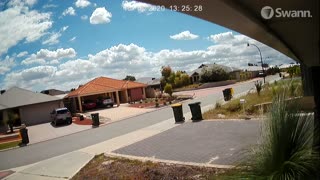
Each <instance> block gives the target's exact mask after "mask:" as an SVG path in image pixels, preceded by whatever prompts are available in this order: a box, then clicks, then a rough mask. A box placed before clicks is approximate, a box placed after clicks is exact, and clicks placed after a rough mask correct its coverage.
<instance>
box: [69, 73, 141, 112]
mask: <svg viewBox="0 0 320 180" xmlns="http://www.w3.org/2000/svg"><path fill="white" fill-rule="evenodd" d="M146 87H147V85H146V84H143V83H138V82H133V81H125V80H117V79H112V78H108V77H98V78H95V79H93V80H91V81H89V82H88V83H86V84H84V85H83V86H80V87H79V88H78V89H76V90H74V91H71V92H70V93H69V94H68V95H67V96H66V97H65V99H67V100H68V101H69V102H70V104H71V106H72V108H71V110H72V111H78V112H83V111H82V104H83V102H84V101H86V100H94V101H95V100H97V99H98V98H99V97H102V98H105V97H110V98H112V99H113V101H114V102H116V104H117V105H118V106H119V105H120V103H127V102H130V101H138V100H141V99H145V98H146V92H145V88H146Z"/></svg>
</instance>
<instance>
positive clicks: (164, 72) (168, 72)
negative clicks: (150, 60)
mask: <svg viewBox="0 0 320 180" xmlns="http://www.w3.org/2000/svg"><path fill="white" fill-rule="evenodd" d="M171 73H172V69H171V67H170V66H162V68H161V75H162V76H163V77H164V78H165V79H167V78H169V76H170V75H171Z"/></svg>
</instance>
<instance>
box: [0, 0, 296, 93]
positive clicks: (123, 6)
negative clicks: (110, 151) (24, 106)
mask: <svg viewBox="0 0 320 180" xmlns="http://www.w3.org/2000/svg"><path fill="white" fill-rule="evenodd" d="M0 41H1V42H2V43H1V44H0V85H1V87H2V88H10V87H12V86H19V87H22V88H26V89H30V90H34V91H40V90H43V89H48V88H57V89H62V90H69V89H70V88H73V87H77V86H78V85H79V84H83V83H85V82H87V81H88V80H90V79H92V78H94V77H98V76H108V77H113V78H119V79H122V78H124V77H125V76H126V75H133V76H136V77H137V78H139V77H144V76H149V77H150V76H151V77H159V76H160V71H159V70H160V68H161V66H163V65H170V66H171V67H172V68H173V69H174V70H186V71H187V72H188V71H192V70H193V69H194V68H196V67H197V66H199V65H200V64H202V63H218V64H225V65H230V66H235V67H245V66H246V64H247V63H248V62H255V61H257V60H259V54H258V52H257V49H255V48H248V47H246V43H247V42H250V43H255V44H256V45H258V46H259V47H260V49H261V51H262V54H263V56H264V59H265V61H266V62H268V63H270V64H273V65H279V64H283V63H289V62H292V61H291V60H290V59H289V58H287V57H286V56H284V55H282V54H280V53H278V52H277V51H275V50H273V49H271V48H269V47H267V46H265V45H264V44H261V43H259V42H257V41H255V40H253V39H251V38H249V37H247V36H244V35H241V34H239V33H237V32H234V31H232V30H229V29H226V28H224V27H221V26H218V25H215V24H213V23H209V22H206V21H204V20H201V19H197V18H195V17H192V16H188V15H185V14H182V13H178V12H173V11H169V10H164V11H155V10H154V7H153V6H151V5H147V4H144V3H140V2H136V1H122V0H118V1H111V0H105V1H103V0H100V1H94V0H69V1H64V3H63V4H62V3H61V2H60V1H58V0H49V1H45V0H43V1H40V0H11V1H5V2H3V1H1V3H0Z"/></svg>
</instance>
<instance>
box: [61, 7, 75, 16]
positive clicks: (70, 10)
mask: <svg viewBox="0 0 320 180" xmlns="http://www.w3.org/2000/svg"><path fill="white" fill-rule="evenodd" d="M62 15H63V16H66V15H70V16H75V15H76V10H74V8H73V7H68V8H67V9H66V10H64V11H63V13H62Z"/></svg>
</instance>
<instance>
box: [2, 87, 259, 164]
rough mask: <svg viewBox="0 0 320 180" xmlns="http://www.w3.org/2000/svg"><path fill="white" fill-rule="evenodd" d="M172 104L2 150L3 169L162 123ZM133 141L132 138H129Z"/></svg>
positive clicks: (216, 97) (214, 97) (203, 102)
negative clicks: (112, 121) (38, 141)
mask: <svg viewBox="0 0 320 180" xmlns="http://www.w3.org/2000/svg"><path fill="white" fill-rule="evenodd" d="M233 87H234V89H235V93H236V94H237V93H242V92H246V91H248V90H249V89H251V88H253V87H254V85H253V82H246V83H241V84H236V85H234V86H233ZM221 98H222V93H216V94H211V95H209V96H206V97H202V98H197V99H194V100H192V101H189V102H185V103H184V104H187V103H190V102H196V101H201V106H202V107H204V106H207V105H212V104H214V103H215V102H216V101H217V100H219V99H221ZM183 111H184V112H185V113H188V112H189V111H190V110H189V107H188V106H187V105H184V106H183ZM172 116H173V115H172V110H171V108H169V107H168V108H163V109H160V110H158V111H153V112H149V113H146V114H142V115H139V116H136V117H132V118H128V119H126V120H123V121H119V122H116V123H112V124H109V125H108V126H103V127H100V128H96V129H92V130H88V131H82V132H79V133H76V134H72V135H68V136H64V137H60V138H57V139H53V140H49V141H45V142H42V143H38V144H33V145H30V146H26V147H23V148H19V149H14V150H10V151H4V152H0V159H1V163H0V170H4V169H10V168H14V167H19V166H24V165H27V164H31V163H35V162H39V161H42V160H46V159H49V158H52V157H55V156H59V155H63V154H65V153H68V152H73V151H77V150H79V149H82V148H86V147H88V146H92V145H95V144H99V143H103V142H104V141H108V140H111V139H113V138H116V137H119V136H122V135H125V134H129V133H131V132H134V131H137V130H139V129H143V128H145V127H148V126H152V125H155V124H157V123H161V122H163V121H165V120H168V119H171V118H172ZM127 140H128V141H130V138H128V139H127Z"/></svg>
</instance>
